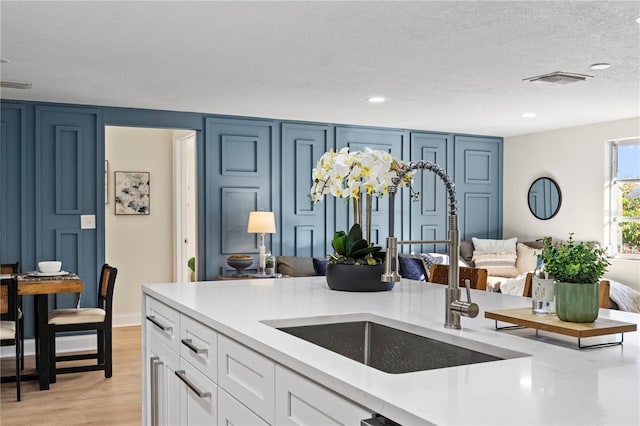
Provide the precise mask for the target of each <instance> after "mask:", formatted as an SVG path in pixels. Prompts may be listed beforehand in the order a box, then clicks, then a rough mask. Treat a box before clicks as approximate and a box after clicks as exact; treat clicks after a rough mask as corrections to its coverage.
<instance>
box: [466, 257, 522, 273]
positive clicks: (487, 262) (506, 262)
mask: <svg viewBox="0 0 640 426" xmlns="http://www.w3.org/2000/svg"><path fill="white" fill-rule="evenodd" d="M473 261H474V262H475V265H476V268H484V269H486V270H487V273H488V274H489V275H493V276H497V277H505V278H513V277H517V276H518V269H516V252H515V251H512V252H511V251H503V252H496V253H490V252H481V251H474V252H473Z"/></svg>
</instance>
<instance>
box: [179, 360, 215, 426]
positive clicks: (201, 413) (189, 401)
mask: <svg viewBox="0 0 640 426" xmlns="http://www.w3.org/2000/svg"><path fill="white" fill-rule="evenodd" d="M175 374H176V376H177V377H178V379H179V381H180V384H179V386H180V390H179V392H178V393H179V395H180V424H181V425H190V426H191V425H215V424H217V423H216V421H217V418H218V413H217V399H216V397H217V386H216V384H215V383H214V382H212V381H211V380H210V379H209V378H207V377H206V376H205V375H203V374H202V373H200V372H199V371H198V370H197V369H196V368H195V367H194V366H192V365H191V364H189V363H188V362H187V361H185V360H184V358H181V359H180V370H178V371H176V373H175Z"/></svg>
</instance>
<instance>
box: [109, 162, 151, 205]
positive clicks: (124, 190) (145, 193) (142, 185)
mask: <svg viewBox="0 0 640 426" xmlns="http://www.w3.org/2000/svg"><path fill="white" fill-rule="evenodd" d="M115 181H116V184H115V209H116V211H115V213H116V214H133V215H148V214H150V209H149V208H150V198H149V197H150V189H149V172H115Z"/></svg>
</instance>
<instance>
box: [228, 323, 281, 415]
mask: <svg viewBox="0 0 640 426" xmlns="http://www.w3.org/2000/svg"><path fill="white" fill-rule="evenodd" d="M274 376H275V363H274V362H273V361H272V360H270V359H269V358H266V357H264V356H262V355H260V354H259V353H257V352H254V351H253V350H251V349H249V348H247V347H246V346H243V345H241V344H239V343H237V342H235V341H233V340H231V339H229V338H228V337H226V336H224V335H222V334H219V335H218V385H219V386H220V387H222V388H224V389H225V390H226V391H227V392H229V393H230V394H231V395H232V396H233V397H235V398H236V399H237V400H238V401H240V402H241V403H243V404H244V405H246V406H247V407H251V409H252V410H253V411H254V412H255V413H256V414H257V415H259V416H260V417H262V418H263V419H264V420H266V421H267V422H268V423H270V424H274V422H273V420H274V411H275V407H274V402H275V400H274V395H273V393H274V386H275V382H274Z"/></svg>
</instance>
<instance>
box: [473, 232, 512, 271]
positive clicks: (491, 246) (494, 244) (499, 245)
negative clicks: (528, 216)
mask: <svg viewBox="0 0 640 426" xmlns="http://www.w3.org/2000/svg"><path fill="white" fill-rule="evenodd" d="M471 240H472V241H473V250H474V255H475V252H476V251H486V252H490V253H502V252H507V251H512V252H513V253H514V254H515V252H516V243H517V242H518V238H516V237H514V238H509V239H508V240H482V239H480V238H475V237H474V238H471ZM476 268H479V266H477V265H476Z"/></svg>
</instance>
